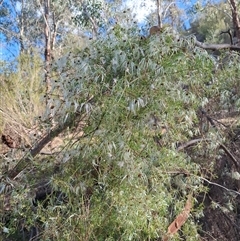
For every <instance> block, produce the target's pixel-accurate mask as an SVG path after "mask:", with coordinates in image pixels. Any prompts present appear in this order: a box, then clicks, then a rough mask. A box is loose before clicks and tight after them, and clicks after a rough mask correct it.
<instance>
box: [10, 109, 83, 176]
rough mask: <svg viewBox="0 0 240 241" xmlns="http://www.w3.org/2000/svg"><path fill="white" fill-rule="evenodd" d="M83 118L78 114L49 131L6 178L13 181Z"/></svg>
mask: <svg viewBox="0 0 240 241" xmlns="http://www.w3.org/2000/svg"><path fill="white" fill-rule="evenodd" d="M83 118H84V117H83V116H82V115H80V114H79V113H75V114H74V115H73V116H70V117H68V119H67V120H66V122H65V123H64V124H63V125H59V126H57V127H56V128H54V129H53V130H51V131H49V132H48V133H47V134H46V135H45V136H44V137H43V138H42V139H41V140H40V141H39V142H38V143H37V144H36V145H35V147H33V148H32V149H30V151H29V152H28V153H27V154H26V155H25V156H24V157H23V158H22V159H21V160H20V161H19V162H18V163H17V164H16V166H14V167H13V168H12V169H11V170H9V172H8V177H9V178H11V179H14V178H15V177H16V176H17V175H18V174H19V173H20V172H21V171H22V170H24V169H25V168H26V167H27V165H28V164H29V163H30V162H31V160H32V159H33V158H34V157H35V156H36V155H37V154H38V153H40V151H41V150H42V149H43V148H44V147H45V146H46V145H47V144H48V143H49V142H50V141H52V140H53V139H54V138H55V137H56V136H58V135H59V134H60V133H62V132H63V131H64V130H66V129H67V128H68V127H70V126H72V124H73V123H79V122H80V121H81V120H82V119H83Z"/></svg>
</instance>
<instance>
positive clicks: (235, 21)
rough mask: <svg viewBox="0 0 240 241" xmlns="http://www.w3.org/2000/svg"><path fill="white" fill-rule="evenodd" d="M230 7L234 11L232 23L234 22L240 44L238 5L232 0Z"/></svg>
mask: <svg viewBox="0 0 240 241" xmlns="http://www.w3.org/2000/svg"><path fill="white" fill-rule="evenodd" d="M229 2H230V6H231V10H232V21H233V27H234V30H235V32H236V37H237V39H238V41H239V42H240V20H239V16H238V10H237V4H236V2H235V0H230V1H229Z"/></svg>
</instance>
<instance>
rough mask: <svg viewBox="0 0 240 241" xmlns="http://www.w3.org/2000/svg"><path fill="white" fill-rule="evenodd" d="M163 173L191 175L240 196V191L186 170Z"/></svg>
mask: <svg viewBox="0 0 240 241" xmlns="http://www.w3.org/2000/svg"><path fill="white" fill-rule="evenodd" d="M162 173H166V174H185V175H189V176H194V177H196V178H199V179H201V180H203V181H205V182H207V183H209V184H211V185H214V186H217V187H220V188H222V189H224V190H226V191H228V192H233V193H235V194H237V195H240V192H238V191H235V190H233V189H229V188H227V187H224V186H222V185H220V184H218V183H216V182H211V181H209V180H208V179H206V178H205V177H200V176H198V175H195V174H192V173H190V172H188V171H185V170H176V171H164V172H162Z"/></svg>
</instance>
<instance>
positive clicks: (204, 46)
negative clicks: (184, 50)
mask: <svg viewBox="0 0 240 241" xmlns="http://www.w3.org/2000/svg"><path fill="white" fill-rule="evenodd" d="M195 45H196V46H197V47H199V48H202V49H206V50H220V49H229V50H234V51H238V52H240V46H236V45H231V44H205V43H202V42H199V41H198V40H195Z"/></svg>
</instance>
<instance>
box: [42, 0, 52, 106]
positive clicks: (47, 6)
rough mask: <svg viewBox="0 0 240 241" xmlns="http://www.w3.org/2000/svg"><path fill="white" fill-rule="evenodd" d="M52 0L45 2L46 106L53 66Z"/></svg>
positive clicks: (45, 0)
mask: <svg viewBox="0 0 240 241" xmlns="http://www.w3.org/2000/svg"><path fill="white" fill-rule="evenodd" d="M49 12H50V0H44V21H45V26H44V35H45V51H44V57H45V83H46V104H47V101H48V97H49V92H50V89H51V80H50V64H51V30H50V26H49Z"/></svg>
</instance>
